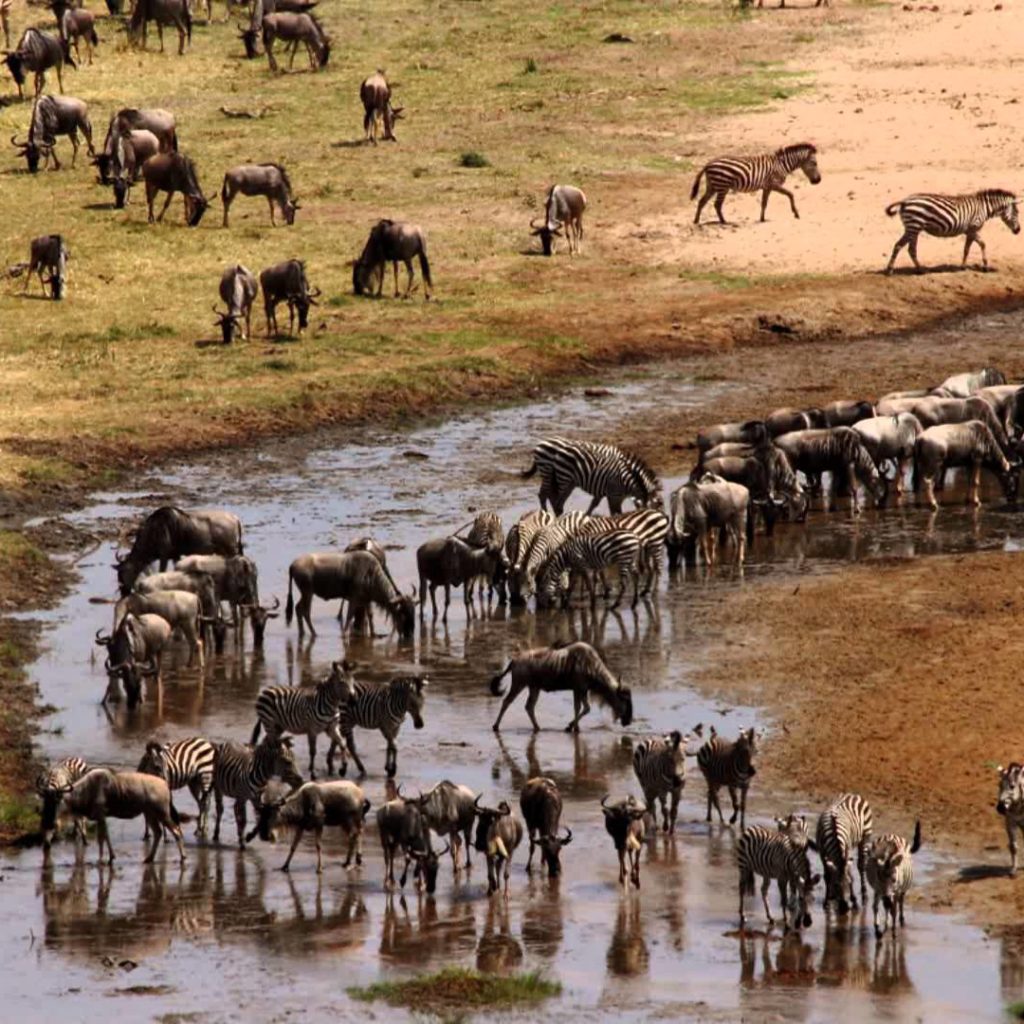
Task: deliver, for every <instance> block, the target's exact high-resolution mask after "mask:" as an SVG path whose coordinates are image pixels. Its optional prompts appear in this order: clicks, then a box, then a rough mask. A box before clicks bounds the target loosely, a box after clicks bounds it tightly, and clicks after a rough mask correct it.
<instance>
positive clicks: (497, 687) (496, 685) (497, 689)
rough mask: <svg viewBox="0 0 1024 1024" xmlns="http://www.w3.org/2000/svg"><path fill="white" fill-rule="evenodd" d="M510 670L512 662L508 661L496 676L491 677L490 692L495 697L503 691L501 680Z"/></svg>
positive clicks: (500, 695) (503, 692) (502, 694)
mask: <svg viewBox="0 0 1024 1024" xmlns="http://www.w3.org/2000/svg"><path fill="white" fill-rule="evenodd" d="M511 671H512V662H511V661H510V662H509V663H508V664H507V665H506V666H505V667H504V669H502V671H501V672H499V673H498V674H497V675H496V676H492V677H491V694H492V695H493V696H495V697H502V696H504V694H505V691H504V690H503V689H502V688H501V681H502V679H504V678H505V676H507V675H508V674H509V672H511Z"/></svg>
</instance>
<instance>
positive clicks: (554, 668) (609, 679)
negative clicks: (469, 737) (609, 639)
mask: <svg viewBox="0 0 1024 1024" xmlns="http://www.w3.org/2000/svg"><path fill="white" fill-rule="evenodd" d="M510 672H511V673H512V683H511V685H510V686H509V690H508V694H507V696H505V699H504V700H503V701H502V702H501V710H500V711H499V712H498V717H497V718H496V719H495V720H494V726H493V728H494V731H495V732H497V731H498V729H499V728H500V727H501V720H502V718H503V717H504V715H505V712H506V711H507V710H508V708H509V706H510V705H511V704H512V702H513V701H514V700H515V699H516V697H518V696H519V694H520V693H522V692H523V690H527V689H528V690H529V691H530V692H529V696H528V697H527V698H526V714H527V715H528V716H529V718H530V722H531V724H532V725H533V731H534V732H539V731H540V723H539V722H538V721H537V719H536V718H535V717H534V714H533V709H534V708H535V707H536V706H537V700H538V698H539V697H540V695H541V693H542V692H543V693H558V692H561V691H564V690H571V691H572V700H573V712H574V713H573V718H572V721H571V722H569V724H568V725H567V726H566V727H565V731H566V732H579V729H580V719H581V718H582V717H583V716H584V715H585V714H587V713H588V712H589V711H590V701H589V697H591V696H593V697H595V698H597V700H599V701H600V702H601V703H604V704H607V705H608V706H609V707H610V708H611V710H612V715H613V717H614V718H615V720H616V721H618V722H621V723H622V725H623V727H627V726H629V725H630V723H631V722H632V721H633V692H632V690H630V688H629V687H628V686H623V685H622V683H621V682H619V680H618V679H616V678H615V676H613V675H612V673H611V671H610V669H609V668H608V666H607V665H606V664H605V663H604V661H603V660H602V658H601V655H600V654H598V653H597V651H595V650H594V648H593V647H591V646H590V644H588V643H583V642H582V641H578V642H576V643H572V644H567V645H566V646H564V647H538V648H536V649H534V650H532V651H523V652H522V653H521V654H519V655H517V656H516V657H514V658H512V659H511V660H510V661H509V663H508V664H507V665H506V666H505V668H504V669H503V670H502V671H501V672H499V673H498V674H497V675H496V676H494V677H493V678H492V679H491V683H490V687H491V693H492V694H493V695H494V696H495V697H500V696H502V693H503V691H502V689H501V680H502V679H503V678H504V677H505V676H506V675H508V674H509V673H510Z"/></svg>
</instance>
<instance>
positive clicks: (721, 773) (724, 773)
mask: <svg viewBox="0 0 1024 1024" xmlns="http://www.w3.org/2000/svg"><path fill="white" fill-rule="evenodd" d="M756 753H757V733H756V732H755V731H754V729H753V728H750V729H748V730H747V731H746V732H742V731H741V732H740V734H739V736H738V737H737V738H736V739H735V740H733V741H732V742H730V741H729V740H723V739H722V737H721V736H719V735H718V734H717V733H716V732H715V727H714V726H712V727H711V735H710V736H709V737H708V740H707V742H706V743H705V744H704V745H703V746H702V747H701V748H700V750H698V751H697V767H698V768H700V770H701V774H702V775H703V776H704V781H705V782H706V783H707V784H708V816H707V820H708V821H710V820H711V808H712V807H714V809H715V810H716V811H718V820H719V821H720V822H721V823H722V824H723V825H724V824H725V818H724V816H723V815H722V805H721V804H720V803H719V801H718V791H719V790H720V789H721V788H722V787H723V786H725V787H726V788H727V789H728V790H729V799H730V800H731V801H732V817H731V818H730V819H729V824H730V825H735V824H736V818H737V817H739V819H740V828H744V827H745V826H746V820H747V790H748V789H749V788H750V780H751V779H752V778H753V777H754V775H756V774H757V773H756V771H755V769H754V765H753V762H752V760H751V759H752V758H753V756H754V754H756ZM737 791H738V792H739V795H740V799H739V802H738V803H737V800H736V793H737Z"/></svg>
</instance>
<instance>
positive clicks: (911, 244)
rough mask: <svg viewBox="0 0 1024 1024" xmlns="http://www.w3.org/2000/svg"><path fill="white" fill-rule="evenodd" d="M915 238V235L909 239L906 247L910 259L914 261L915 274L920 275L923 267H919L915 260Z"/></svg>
mask: <svg viewBox="0 0 1024 1024" xmlns="http://www.w3.org/2000/svg"><path fill="white" fill-rule="evenodd" d="M917 237H918V236H917V235H914V237H913V238H911V239H910V241H909V243H908V247H909V249H910V258H911V259H912V260H913V261H914V266H915V267H916V268H917V272H918V273H919V274H920V273H923V271H924V267H922V266H921V264H920V263H919V262H918V259H917Z"/></svg>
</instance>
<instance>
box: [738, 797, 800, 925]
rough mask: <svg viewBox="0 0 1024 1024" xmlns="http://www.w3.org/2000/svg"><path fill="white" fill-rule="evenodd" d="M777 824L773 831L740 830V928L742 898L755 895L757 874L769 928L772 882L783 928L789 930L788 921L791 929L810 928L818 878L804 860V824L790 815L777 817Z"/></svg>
mask: <svg viewBox="0 0 1024 1024" xmlns="http://www.w3.org/2000/svg"><path fill="white" fill-rule="evenodd" d="M776 824H777V826H778V828H776V829H769V828H763V827H762V826H760V825H751V827H750V828H747V829H744V830H743V833H742V834H741V835H740V838H739V842H738V843H737V844H736V864H737V866H738V868H739V895H740V928H743V927H745V925H746V922H747V917H746V911H745V906H744V903H745V898H746V897H747V896H753V895H754V879H755V876H757V875H760V876H761V878H762V879H763V880H764V881H763V882H762V884H761V900H762V902H763V903H764V914H765V917H766V918H767V919H768V923H769V924H770V925H771V924H774V923H775V919H774V918H773V917H772V912H771V909H770V907H769V906H768V890H769V888H770V887H771V883H772V881H773V880H774V881H775V882H776V883H778V887H779V899H780V902H781V903H782V923H783V926H784V927H785V929H786V930H787V931H788V930H789V928H790V927H791V919H792V927H795V928H801V927H803V928H808V927H810V924H811V914H810V909H809V906H810V894H811V889H812V888H813V887H814V886H815V885H816V884H817V882H818V879H817V877H815V876H812V875H811V865H810V861H809V860H808V857H807V846H808V836H807V822H806V820H805V819H804V818H802V817H797V816H796V815H792V814H791V815H790V816H789V817H788V818H777V819H776Z"/></svg>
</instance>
